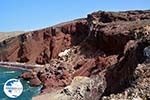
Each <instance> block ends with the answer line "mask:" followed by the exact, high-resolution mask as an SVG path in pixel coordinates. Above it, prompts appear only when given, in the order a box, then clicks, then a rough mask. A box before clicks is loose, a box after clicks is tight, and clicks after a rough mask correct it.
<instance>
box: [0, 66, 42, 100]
mask: <svg viewBox="0 0 150 100" xmlns="http://www.w3.org/2000/svg"><path fill="white" fill-rule="evenodd" d="M22 72H24V71H22V70H12V69H8V68H2V67H0V100H32V97H33V96H36V95H38V94H39V93H40V90H41V88H42V86H39V87H31V86H29V84H28V82H27V81H25V80H23V79H21V83H22V85H23V93H22V94H21V95H20V96H19V97H17V98H16V99H11V98H9V97H7V96H6V95H5V93H4V91H3V86H4V84H5V82H6V81H7V80H9V79H11V78H18V76H19V75H20V74H21V73H22Z"/></svg>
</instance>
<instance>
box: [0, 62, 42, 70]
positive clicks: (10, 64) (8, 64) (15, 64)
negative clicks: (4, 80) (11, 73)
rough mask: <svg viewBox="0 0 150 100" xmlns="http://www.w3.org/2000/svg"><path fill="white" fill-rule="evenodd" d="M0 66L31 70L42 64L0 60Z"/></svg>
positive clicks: (38, 67) (40, 66)
mask: <svg viewBox="0 0 150 100" xmlns="http://www.w3.org/2000/svg"><path fill="white" fill-rule="evenodd" d="M0 67H3V68H8V69H16V70H24V71H30V72H31V71H33V70H34V69H40V68H43V67H44V65H38V64H26V63H18V62H2V61H1V62H0Z"/></svg>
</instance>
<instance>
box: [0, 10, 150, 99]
mask: <svg viewBox="0 0 150 100" xmlns="http://www.w3.org/2000/svg"><path fill="white" fill-rule="evenodd" d="M149 33H150V11H128V12H101V11H100V12H95V13H92V14H89V15H88V17H87V18H86V19H78V20H74V21H71V22H68V23H63V24H59V25H56V26H53V27H50V28H45V29H41V30H38V31H33V32H28V33H25V34H23V35H20V36H18V37H15V38H12V39H10V40H7V41H5V44H4V45H3V47H2V46H1V48H2V50H1V52H0V59H1V60H4V61H18V62H26V63H37V64H44V65H45V67H44V68H41V70H40V71H38V72H36V74H35V76H34V77H31V76H32V74H30V73H24V74H22V77H23V78H25V79H30V82H31V84H32V85H33V86H37V85H38V84H41V83H42V84H43V85H44V87H43V89H42V92H43V93H45V92H51V91H53V90H58V89H62V88H64V87H66V86H68V85H70V84H71V85H70V86H72V80H73V79H76V77H78V76H82V77H89V78H83V79H86V80H88V82H89V83H90V82H91V81H90V79H92V80H93V79H94V83H95V82H100V80H99V79H102V83H103V85H104V86H99V84H96V86H98V87H102V88H101V90H97V89H98V88H97V89H96V88H94V89H93V88H92V89H91V90H92V91H96V92H95V93H96V94H94V93H93V92H92V93H89V94H92V95H98V94H99V95H100V96H103V95H110V94H111V93H118V92H120V91H122V90H124V89H125V88H126V87H128V86H129V85H131V84H130V81H132V79H133V78H134V74H133V73H134V71H135V69H136V67H137V65H138V64H139V63H143V62H144V61H145V57H144V55H143V50H144V48H145V47H147V46H149V44H150V42H149V40H150V38H149V37H150V35H149ZM60 53H61V55H60ZM93 77H95V78H93ZM103 79H104V80H103ZM79 81H81V80H79ZM81 82H82V81H81ZM35 83H38V84H35ZM75 83H76V80H75ZM73 84H74V82H73ZM73 87H74V85H73ZM75 88H77V87H76V86H75ZM80 88H82V87H80ZM87 91H88V90H87ZM87 91H83V93H86V92H87ZM89 91H90V90H89ZM98 91H101V93H97V92H98ZM86 96H87V94H86ZM100 96H97V97H98V99H94V100H99V99H100ZM83 97H84V96H83ZM81 98H82V96H81ZM68 100H71V99H68Z"/></svg>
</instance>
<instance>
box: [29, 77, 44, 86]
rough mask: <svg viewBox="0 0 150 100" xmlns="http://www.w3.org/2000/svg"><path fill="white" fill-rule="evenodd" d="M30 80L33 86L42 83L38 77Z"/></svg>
mask: <svg viewBox="0 0 150 100" xmlns="http://www.w3.org/2000/svg"><path fill="white" fill-rule="evenodd" d="M29 82H30V85H31V86H40V85H41V81H40V80H39V78H37V77H35V78H32V79H30V80H29Z"/></svg>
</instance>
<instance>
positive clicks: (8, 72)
mask: <svg viewBox="0 0 150 100" xmlns="http://www.w3.org/2000/svg"><path fill="white" fill-rule="evenodd" d="M3 73H4V74H12V73H15V71H6V72H3Z"/></svg>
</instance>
